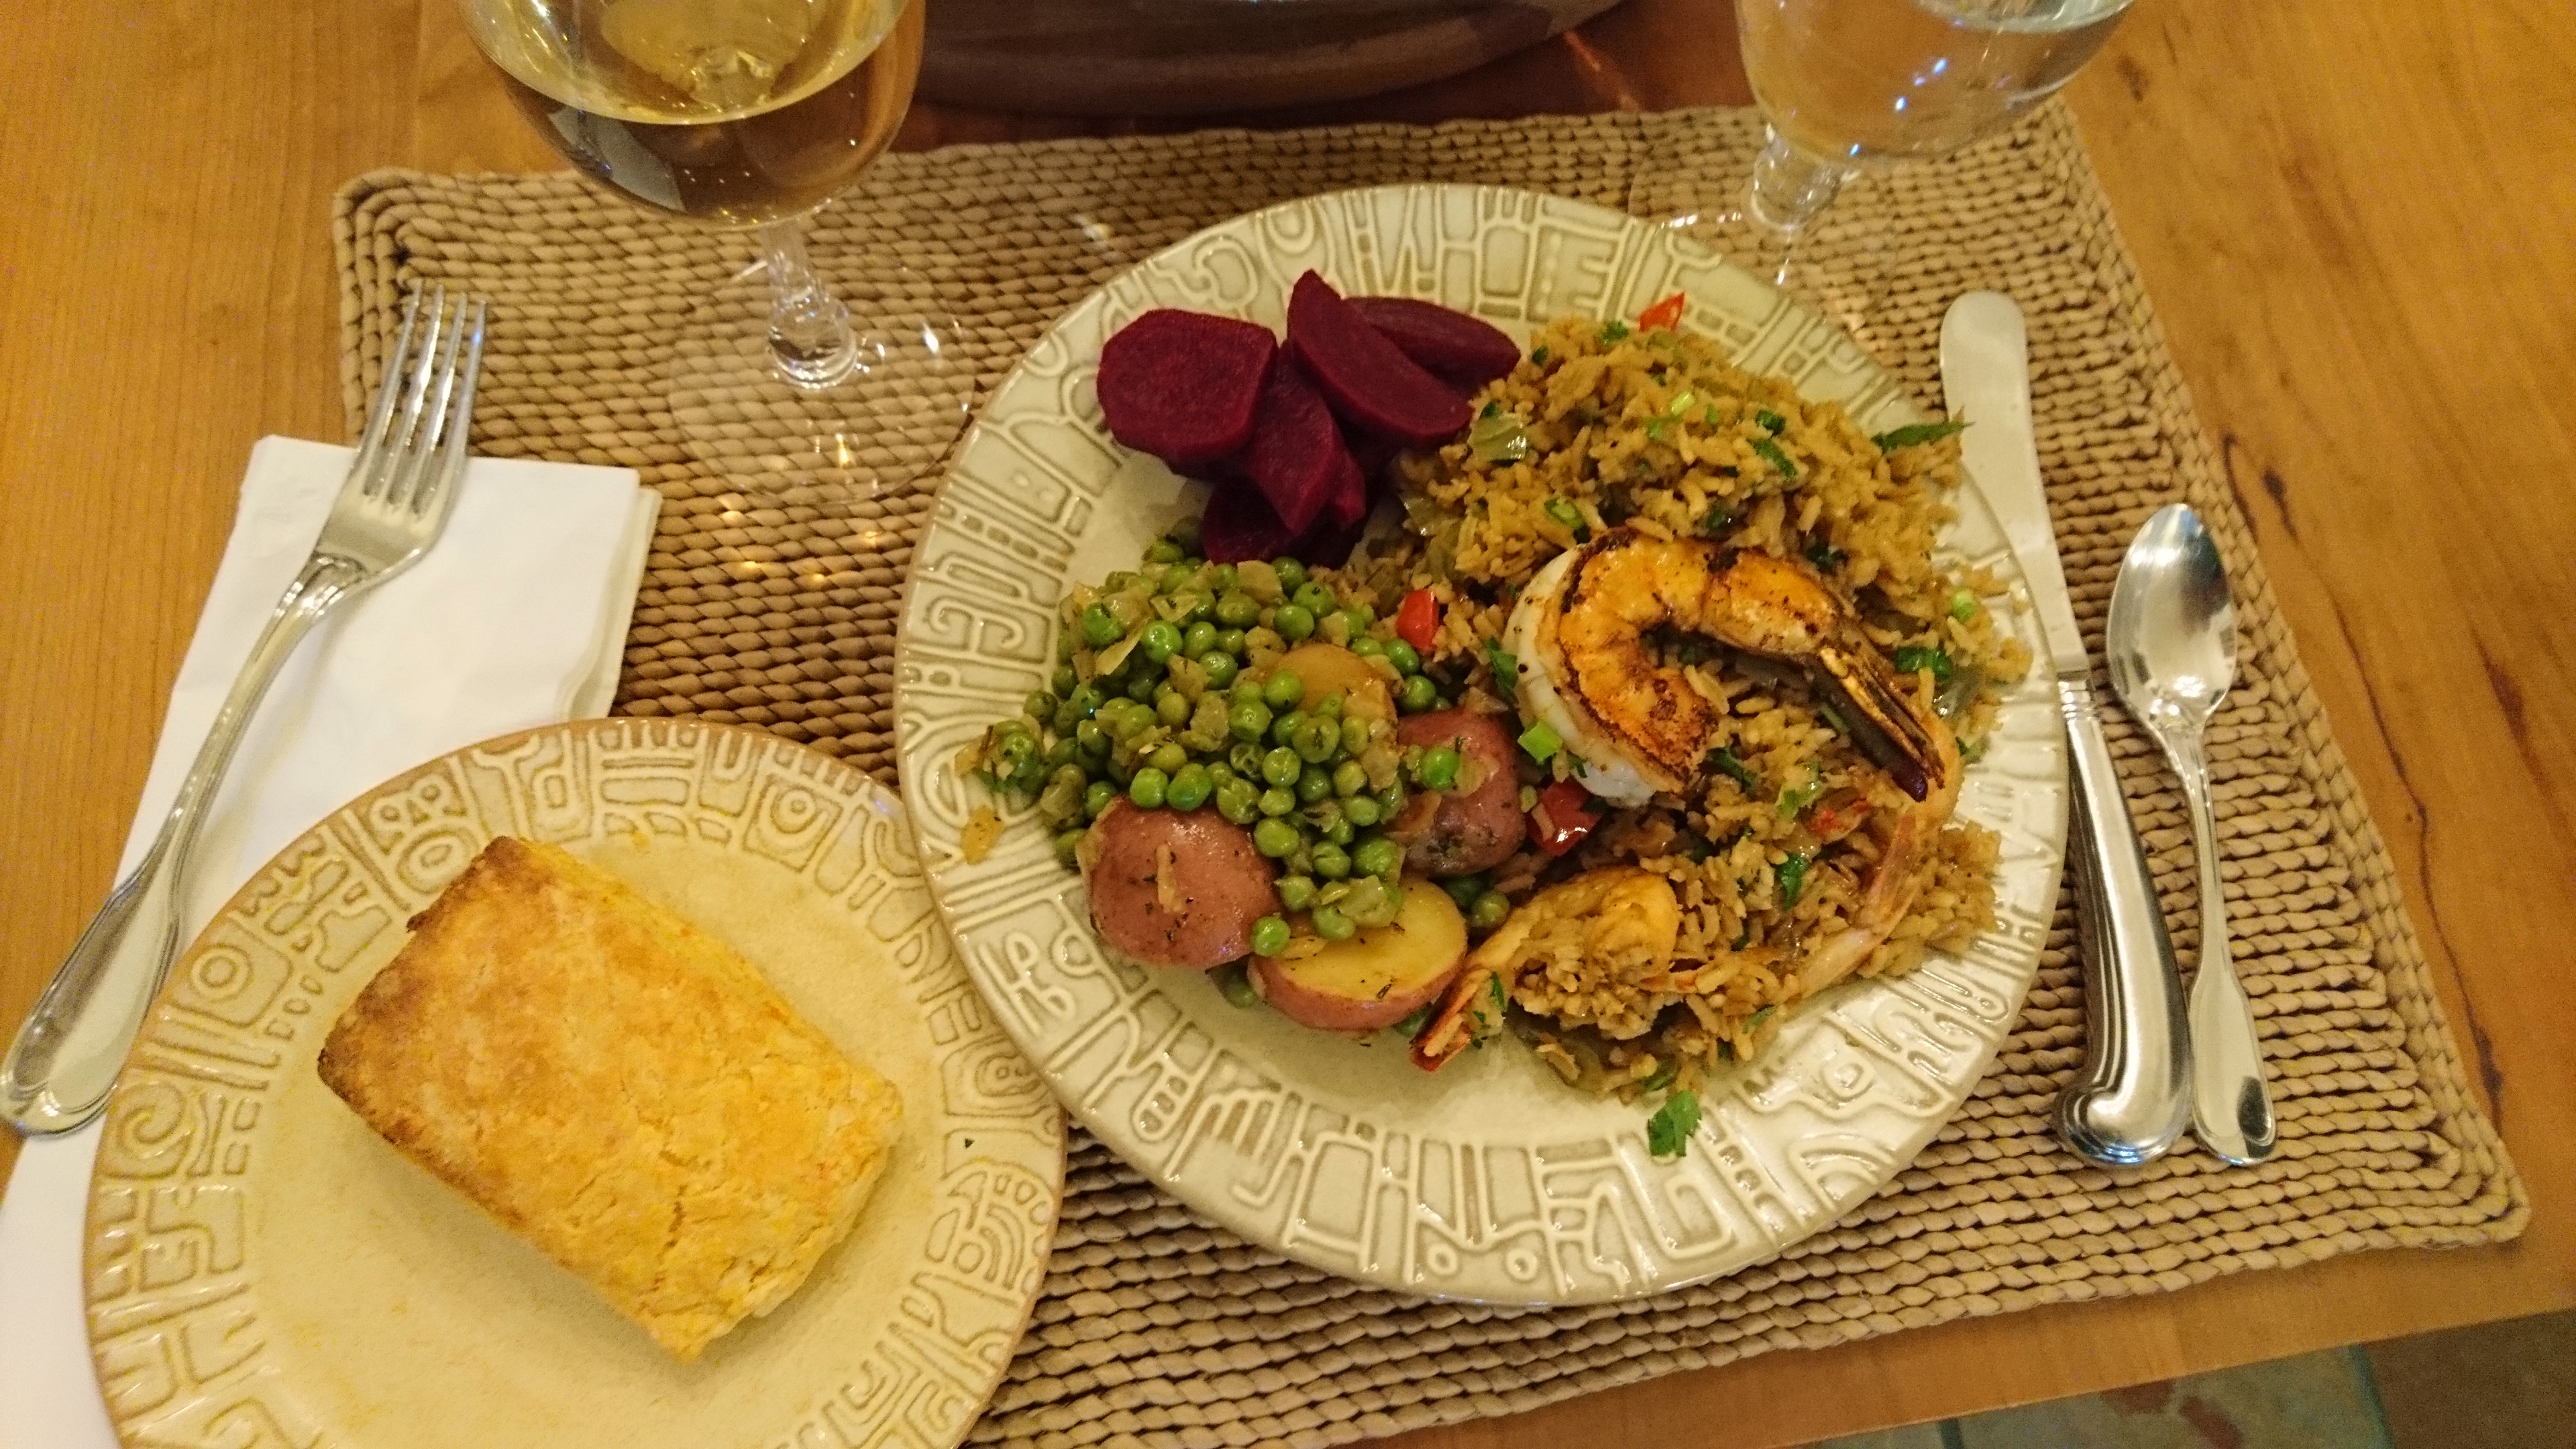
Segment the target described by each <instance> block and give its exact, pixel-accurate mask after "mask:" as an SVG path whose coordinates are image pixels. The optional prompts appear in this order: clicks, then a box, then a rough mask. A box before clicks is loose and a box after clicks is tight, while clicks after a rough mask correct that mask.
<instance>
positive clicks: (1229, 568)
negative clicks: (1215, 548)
mask: <svg viewBox="0 0 2576 1449" xmlns="http://www.w3.org/2000/svg"><path fill="white" fill-rule="evenodd" d="M1208 574H1209V577H1208V586H1209V587H1210V588H1213V589H1215V590H1216V591H1217V592H1218V593H1219V594H1223V593H1224V592H1225V591H1226V590H1228V589H1231V588H1233V587H1234V583H1235V576H1234V565H1232V564H1218V565H1217V566H1216V567H1215V568H1213V569H1211V570H1209V571H1208Z"/></svg>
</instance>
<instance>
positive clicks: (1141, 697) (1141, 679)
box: [1127, 670, 1163, 704]
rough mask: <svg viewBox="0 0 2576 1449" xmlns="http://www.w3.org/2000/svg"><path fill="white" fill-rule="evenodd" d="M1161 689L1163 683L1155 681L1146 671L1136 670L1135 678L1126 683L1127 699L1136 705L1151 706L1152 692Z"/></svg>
mask: <svg viewBox="0 0 2576 1449" xmlns="http://www.w3.org/2000/svg"><path fill="white" fill-rule="evenodd" d="M1162 687H1163V681H1161V680H1159V679H1156V678H1155V677H1154V676H1153V675H1152V674H1151V673H1149V672H1147V671H1144V670H1138V671H1137V672H1136V677H1135V678H1133V679H1131V680H1129V681H1127V697H1128V698H1129V699H1132V700H1134V701H1136V702H1137V703H1138V704H1151V703H1153V701H1154V691H1155V690H1158V689H1160V688H1162Z"/></svg>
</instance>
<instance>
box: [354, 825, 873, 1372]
mask: <svg viewBox="0 0 2576 1449" xmlns="http://www.w3.org/2000/svg"><path fill="white" fill-rule="evenodd" d="M411 927H412V931H413V935H412V938H411V940H410V941H408V942H406V943H405V944H404V946H403V948H402V950H401V952H400V953H399V954H397V955H396V956H395V957H394V959H393V961H392V963H391V964H389V965H388V966H386V967H385V969H384V970H383V971H382V972H380V973H378V974H377V976H376V978H375V979H374V980H373V981H371V982H369V983H368V984H367V987H366V989H365V990H364V991H362V992H361V993H359V996H358V999H357V1000H356V1001H355V1002H354V1003H352V1004H351V1005H350V1007H349V1010H348V1011H347V1012H346V1013H345V1014H343V1015H342V1016H341V1018H340V1020H339V1021H338V1023H336V1024H335V1025H334V1026H333V1027H332V1030H331V1035H330V1038H329V1039H328V1041H326V1042H325V1043H324V1045H323V1048H322V1056H321V1061H320V1063H319V1066H318V1070H319V1071H320V1073H321V1077H322V1080H323V1082H324V1083H325V1084H326V1085H328V1086H329V1087H330V1088H331V1090H332V1091H333V1092H335V1093H337V1094H339V1096H340V1098H341V1100H342V1101H345V1102H347V1103H348V1104H349V1106H350V1107H351V1108H353V1109H355V1110H356V1112H357V1114H358V1115H359V1117H361V1118H363V1119H364V1120H365V1121H366V1123H367V1125H369V1126H370V1127H373V1128H374V1129H375V1130H376V1132H377V1133H378V1134H379V1135H381V1136H382V1137H383V1138H384V1139H385V1140H386V1141H388V1142H390V1143H392V1144H393V1145H394V1146H395V1147H396V1148H398V1149H400V1150H401V1151H402V1152H403V1154H404V1155H405V1156H407V1157H410V1158H411V1159H412V1160H413V1161H415V1162H417V1163H419V1164H420V1165H421V1166H423V1167H426V1168H428V1169H429V1170H430V1171H431V1172H433V1173H435V1174H437V1175H438V1176H439V1177H440V1178H442V1179H444V1180H445V1181H446V1182H447V1183H448V1184H449V1185H451V1186H453V1187H455V1188H456V1189H457V1190H458V1191H460V1192H462V1193H464V1194H465V1195H466V1196H467V1197H469V1198H471V1199H473V1200H474V1202H475V1203H476V1204H478V1205H479V1206H481V1207H482V1208H483V1210H484V1211H486V1212H488V1213H490V1214H491V1215H492V1217H494V1218H495V1219H497V1220H498V1221H499V1222H500V1223H501V1224H502V1225H503V1226H504V1227H507V1228H508V1229H510V1230H511V1231H512V1232H515V1233H517V1234H519V1235H520V1236H521V1237H522V1238H524V1239H526V1240H527V1241H528V1242H530V1243H532V1244H534V1245H535V1246H536V1247H537V1248H538V1249H540V1250H542V1251H543V1252H544V1253H545V1254H546V1256H548V1257H550V1258H552V1259H554V1260H555V1261H556V1262H557V1263H560V1264H562V1265H563V1266H564V1267H566V1268H568V1269H570V1270H571V1271H572V1272H574V1273H575V1274H577V1275H579V1276H580V1277H581V1278H583V1279H584V1280H585V1281H587V1282H588V1283H589V1284H590V1285H591V1286H592V1287H593V1288H596V1289H597V1290H598V1291H599V1292H600V1294H601V1295H602V1296H603V1297H605V1298H606V1299H607V1300H608V1301H609V1303H610V1304H612V1305H614V1306H615V1307H616V1308H617V1310H618V1311H619V1312H621V1313H624V1314H625V1315H626V1316H627V1317H628V1318H631V1319H633V1320H634V1321H635V1322H636V1323H637V1324H639V1325H640V1326H642V1327H643V1329H644V1330H645V1331H646V1332H647V1333H650V1334H651V1335H652V1336H653V1338H654V1339H655V1341H657V1342H659V1343H660V1344H661V1345H662V1346H663V1347H664V1348H666V1349H668V1350H669V1351H670V1352H671V1353H672V1354H673V1355H675V1356H677V1357H678V1358H680V1359H681V1360H682V1361H684V1362H685V1361H688V1360H691V1359H694V1358H696V1357H697V1356H698V1353H699V1351H700V1350H702V1349H704V1348H705V1347H706V1345H707V1344H708V1343H709V1342H710V1341H711V1340H713V1339H715V1338H716V1337H718V1336H719V1335H722V1334H723V1333H725V1332H726V1331H727V1330H729V1329H731V1328H732V1327H733V1326H734V1325H735V1324H737V1323H739V1322H741V1321H742V1320H743V1318H745V1317H746V1316H749V1315H753V1314H764V1313H767V1312H769V1311H770V1310H771V1309H772V1308H774V1307H776V1306H777V1305H778V1304H779V1303H780V1302H781V1301H783V1300H784V1299H785V1298H786V1297H787V1296H788V1295H789V1294H791V1293H793V1292H795V1291H796V1288H797V1286H798V1285H799V1284H801V1283H803V1282H804V1281H805V1278H806V1276H807V1275H808V1274H810V1273H812V1272H813V1271H814V1266H815V1264H816V1263H817V1262H818V1261H820V1260H821V1258H822V1257H823V1254H824V1253H825V1252H826V1251H827V1250H828V1249H830V1248H831V1246H832V1245H833V1244H834V1243H836V1242H838V1241H840V1239H841V1238H842V1237H843V1236H845V1235H846V1234H847V1233H848V1232H849V1231H850V1227H851V1224H852V1223H853V1222H855V1221H856V1220H857V1217H858V1214H859V1210H860V1208H861V1207H862V1206H864V1205H865V1204H866V1202H867V1199H868V1195H869V1193H870V1192H871V1191H872V1190H873V1189H874V1188H875V1186H876V1182H877V1179H878V1177H879V1176H880V1175H881V1174H882V1173H883V1172H884V1169H885V1166H886V1161H887V1155H888V1153H889V1152H890V1150H891V1149H892V1147H893V1144H894V1140H895V1137H896V1134H897V1131H898V1129H899V1127H900V1125H901V1117H902V1103H901V1099H900V1097H899V1096H898V1094H897V1093H896V1091H895V1089H894V1087H893V1086H892V1085H891V1084H890V1083H888V1082H886V1081H885V1080H884V1079H883V1078H881V1077H879V1076H878V1075H877V1074H876V1073H875V1072H873V1071H870V1070H869V1069H868V1068H866V1067H865V1066H862V1065H860V1064H858V1063H856V1062H853V1061H851V1060H850V1059H849V1058H848V1057H847V1056H846V1055H844V1054H843V1053H842V1052H841V1050H840V1049H839V1048H838V1047H836V1046H834V1045H833V1044H832V1042H831V1041H830V1040H829V1039H827V1038H826V1037H825V1036H824V1035H823V1034H822V1033H821V1032H820V1031H818V1030H816V1029H815V1028H814V1027H813V1026H812V1025H811V1024H810V1023H808V1022H807V1021H805V1020H804V1018H802V1017H800V1016H798V1015H797V1014H796V1012H795V1010H794V1009H793V1008H791V1007H790V1006H789V1005H788V1004H787V1002H786V1001H785V1000H784V999H782V998H781V997H780V996H779V995H778V993H777V992H776V991H774V990H772V989H771V988H770V986H769V983H768V982H767V981H765V980H763V979H762V978H761V975H760V973H759V972H758V971H757V970H756V969H754V968H753V966H752V965H751V963H749V962H748V961H745V960H744V959H743V958H742V957H741V956H739V955H738V954H736V953H735V952H734V951H733V950H732V949H731V948H729V947H727V946H726V945H725V944H724V943H723V942H721V941H719V940H717V939H715V938H714V937H712V936H710V935H708V934H707V933H706V932H704V931H701V930H699V929H698V928H697V927H695V926H692V925H690V924H689V923H688V922H687V921H684V920H682V919H680V918H679V917H678V916H676V915H674V914H672V913H671V912H670V911H668V910H665V909H663V908H662V907H661V906H659V905H656V904H654V903H653V902H652V901H649V900H647V899H645V898H644V897H643V896H641V895H638V894H637V893H636V892H634V891H633V890H631V889H629V888H628V887H627V886H626V885H625V884H624V883H623V882H622V881H620V880H618V879H617V878H616V877H614V876H612V875H610V874H608V873H607V872H605V871H602V870H600V869H598V868H597V867H595V866H592V865H589V864H588V863H586V862H584V861H582V860H580V859H579V858H577V857H575V856H574V855H572V854H571V853H570V852H568V851H565V850H563V849H561V848H560V847H557V846H552V845H538V844H530V843H527V842H524V841H520V840H516V839H512V838H510V837H508V836H503V837H500V838H498V839H495V840H494V841H493V842H492V843H491V844H490V845H488V846H486V847H485V848H484V850H483V852H482V854H480V855H478V856H476V857H475V859H474V861H473V863H472V864H471V865H469V866H467V867H466V870H465V872H464V874H462V875H460V876H458V877H457V878H456V880H455V881H454V883H452V884H450V885H449V886H448V888H447V889H446V891H445V892H444V893H442V894H441V895H440V896H439V898H438V899H437V900H436V901H435V902H433V903H431V905H430V907H429V909H427V910H425V911H423V912H421V913H420V914H419V915H417V916H415V917H413V918H412V921H411Z"/></svg>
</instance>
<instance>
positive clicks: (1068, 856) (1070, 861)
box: [1055, 829, 1090, 870]
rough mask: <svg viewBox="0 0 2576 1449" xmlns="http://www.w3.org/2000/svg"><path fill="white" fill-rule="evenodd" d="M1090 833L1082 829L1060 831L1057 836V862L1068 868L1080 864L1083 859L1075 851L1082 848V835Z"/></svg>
mask: <svg viewBox="0 0 2576 1449" xmlns="http://www.w3.org/2000/svg"><path fill="white" fill-rule="evenodd" d="M1089 833H1090V832H1088V831H1085V830H1081V829H1073V830H1067V831H1062V832H1060V833H1058V834H1057V836H1056V838H1055V863H1056V864H1058V865H1060V866H1063V867H1064V868H1065V869H1067V870H1071V869H1073V868H1074V867H1076V866H1078V865H1080V864H1081V861H1080V860H1079V859H1077V858H1076V857H1075V855H1074V852H1075V851H1077V850H1080V849H1082V837H1083V836H1085V835H1087V834H1089Z"/></svg>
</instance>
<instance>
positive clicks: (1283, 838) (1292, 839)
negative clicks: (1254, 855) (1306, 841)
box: [1252, 816, 1297, 860]
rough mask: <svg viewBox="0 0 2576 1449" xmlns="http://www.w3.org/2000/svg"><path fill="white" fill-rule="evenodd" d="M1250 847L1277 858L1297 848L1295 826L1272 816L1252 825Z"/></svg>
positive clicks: (1273, 858)
mask: <svg viewBox="0 0 2576 1449" xmlns="http://www.w3.org/2000/svg"><path fill="white" fill-rule="evenodd" d="M1252 848H1253V849H1255V850H1257V851H1260V852H1261V853H1262V854H1263V855H1266V856H1268V857H1270V858H1271V859H1272V860H1277V859H1278V858H1280V857H1281V856H1283V855H1286V854H1287V853H1288V852H1290V851H1292V850H1295V849H1296V848H1297V827H1296V826H1294V825H1291V824H1289V823H1288V822H1287V821H1285V820H1281V819H1278V818H1277V817H1275V816H1274V817H1273V818H1271V819H1268V820H1264V821H1262V822H1261V823H1260V824H1258V825H1256V826H1254V827H1252Z"/></svg>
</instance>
